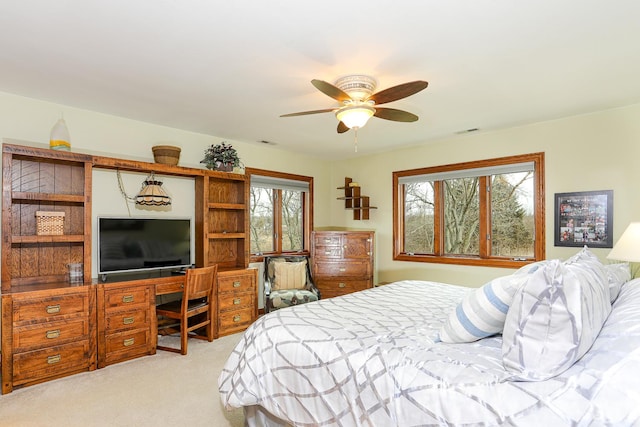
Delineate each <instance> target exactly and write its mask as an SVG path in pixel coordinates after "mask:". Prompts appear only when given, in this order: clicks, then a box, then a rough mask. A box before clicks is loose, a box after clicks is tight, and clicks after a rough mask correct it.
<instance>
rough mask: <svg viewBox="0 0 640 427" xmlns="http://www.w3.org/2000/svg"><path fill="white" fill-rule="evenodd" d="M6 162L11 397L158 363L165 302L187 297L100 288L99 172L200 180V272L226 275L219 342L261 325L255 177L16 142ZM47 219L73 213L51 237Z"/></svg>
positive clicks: (164, 288) (155, 284)
mask: <svg viewBox="0 0 640 427" xmlns="http://www.w3.org/2000/svg"><path fill="white" fill-rule="evenodd" d="M2 162H3V163H2V188H3V189H2V393H3V394H5V393H10V392H11V391H12V390H13V389H14V388H18V387H23V386H28V385H32V384H37V383H40V382H43V381H48V380H51V379H55V378H59V377H63V376H66V375H71V374H75V373H78V372H84V371H91V370H94V369H96V368H102V367H104V366H107V365H110V364H113V363H117V362H120V361H123V360H128V359H132V358H135V357H139V356H142V355H147V354H155V352H156V344H157V330H156V319H155V301H156V295H161V294H167V293H172V292H179V291H180V289H181V286H182V284H183V282H184V278H183V276H170V277H159V278H149V279H141V280H133V281H121V282H113V283H99V282H98V281H97V280H92V279H91V271H92V269H91V259H92V257H91V242H92V238H91V218H92V216H91V200H92V194H91V188H92V185H91V180H92V170H93V168H103V169H119V170H122V171H134V172H151V171H153V172H155V173H156V174H159V175H171V176H181V177H191V178H193V179H194V191H195V200H196V201H195V204H196V206H195V218H194V220H195V230H196V231H195V247H196V253H195V261H196V266H198V267H200V266H207V265H212V264H217V265H218V269H219V273H218V279H217V283H216V295H217V300H216V302H217V304H216V305H217V307H216V313H217V315H216V318H215V322H216V323H215V334H216V337H219V336H222V335H227V334H231V333H234V332H238V331H241V330H243V329H245V328H246V327H247V326H249V325H250V324H251V323H252V322H253V321H255V319H256V318H257V315H258V303H257V270H255V269H249V268H247V267H248V262H249V237H248V236H249V233H248V228H249V218H248V194H249V188H248V185H249V184H248V182H247V179H246V177H245V175H242V174H234V173H227V172H217V171H209V170H205V169H195V168H185V167H180V166H170V165H164V164H159V163H147V162H140V161H133V160H125V159H117V158H111V157H103V156H93V155H89V154H81V153H74V152H67V151H55V150H50V149H47V148H37V147H30V146H24V145H20V144H8V143H5V144H3V146H2ZM43 211H44V212H56V214H55V215H57V216H60V215H61V214H60V213H61V212H63V213H64V223H63V225H62V234H59V233H55V232H54V233H51V232H48V233H42V232H41V228H39V227H40V226H41V224H40V225H39V224H38V221H40V217H38V215H40V214H41V213H42V212H43ZM36 212H39V214H38V215H37V214H36ZM72 263H82V264H83V278H84V279H83V281H82V282H81V283H71V282H70V280H69V271H68V265H69V264H72Z"/></svg>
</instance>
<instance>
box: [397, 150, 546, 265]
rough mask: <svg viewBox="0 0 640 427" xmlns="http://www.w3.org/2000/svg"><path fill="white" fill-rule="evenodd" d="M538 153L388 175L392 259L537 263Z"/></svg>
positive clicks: (540, 224)
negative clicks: (391, 192) (391, 203)
mask: <svg viewBox="0 0 640 427" xmlns="http://www.w3.org/2000/svg"><path fill="white" fill-rule="evenodd" d="M543 162H544V153H535V154H527V155H521V156H513V157H506V158H499V159H491V160H483V161H478V162H468V163H461V164H454V165H445V166H438V167H431V168H422V169H415V170H407V171H399V172H394V173H393V185H394V211H393V217H394V218H393V221H394V231H395V232H394V259H396V260H401V261H423V262H441V263H451V264H469V265H487V266H502V267H516V266H519V265H522V264H523V263H525V262H528V261H534V260H540V259H543V258H544V206H543V203H544V197H543V195H544V174H543V167H544V165H543Z"/></svg>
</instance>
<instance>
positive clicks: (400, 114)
mask: <svg viewBox="0 0 640 427" xmlns="http://www.w3.org/2000/svg"><path fill="white" fill-rule="evenodd" d="M373 115H374V116H375V117H378V118H380V119H385V120H392V121H394V122H415V121H417V120H418V116H416V115H415V114H412V113H410V112H408V111H403V110H396V109H395V108H384V107H376V112H375V113H374V114H373Z"/></svg>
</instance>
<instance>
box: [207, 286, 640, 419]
mask: <svg viewBox="0 0 640 427" xmlns="http://www.w3.org/2000/svg"><path fill="white" fill-rule="evenodd" d="M468 291H470V289H469V288H465V287H459V286H454V285H447V284H442V283H434V282H419V281H403V282H397V283H394V284H390V285H385V286H381V287H378V288H374V289H369V290H366V291H362V292H357V293H354V294H349V295H345V296H343V297H339V298H332V299H326V300H321V301H319V302H316V303H309V304H305V305H300V306H295V307H291V308H286V309H281V310H278V311H275V312H272V313H270V314H268V315H265V316H263V317H261V318H260V319H258V321H256V322H255V323H254V324H253V325H252V326H251V327H250V328H249V329H247V331H246V332H245V334H244V336H243V338H242V339H241V341H240V343H239V344H238V346H237V347H236V348H235V350H234V351H233V353H232V354H231V355H230V356H229V359H228V360H227V363H226V365H225V367H224V369H223V371H222V373H221V375H220V378H219V380H218V385H219V389H220V393H221V396H222V401H223V403H224V405H225V406H226V407H227V408H232V407H243V406H244V407H248V408H245V412H246V414H247V423H248V425H287V423H289V424H292V425H295V426H320V425H321V426H344V427H347V426H371V427H384V426H400V427H409V426H439V425H443V426H444V425H446V426H544V427H555V426H631V425H640V279H639V280H634V281H631V282H629V283H627V284H625V285H624V286H623V288H622V291H621V293H620V296H619V297H618V299H617V300H616V302H615V304H614V306H613V311H612V313H611V315H610V316H609V318H608V319H607V322H606V323H605V325H604V327H603V329H602V331H601V333H600V335H599V337H598V338H597V340H596V342H595V343H594V345H593V347H592V348H591V350H590V351H589V352H588V353H587V354H586V355H585V356H584V357H583V358H582V359H581V360H580V361H578V362H577V363H576V364H575V365H574V366H573V367H571V368H570V369H569V370H568V371H566V372H564V373H563V374H561V375H559V376H557V377H555V378H552V379H550V380H547V381H542V382H512V381H509V374H508V373H507V372H506V371H505V370H504V368H503V366H502V354H501V345H502V340H501V338H500V336H495V337H492V338H486V339H483V340H481V341H478V342H476V343H469V344H444V343H438V342H436V341H437V331H438V328H439V327H440V325H441V324H442V323H443V321H444V320H445V319H446V317H447V315H448V313H449V311H450V310H452V309H453V307H455V305H456V304H457V303H458V302H459V301H460V300H461V299H462V296H463V295H464V293H465V292H468ZM266 412H268V413H269V414H271V415H273V416H274V417H275V418H273V417H271V415H269V416H268V417H267V416H266V415H265V413H266Z"/></svg>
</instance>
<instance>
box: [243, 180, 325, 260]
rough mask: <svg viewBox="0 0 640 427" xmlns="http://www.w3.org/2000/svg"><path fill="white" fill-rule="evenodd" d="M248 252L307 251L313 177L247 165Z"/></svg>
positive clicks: (260, 253) (309, 233)
mask: <svg viewBox="0 0 640 427" xmlns="http://www.w3.org/2000/svg"><path fill="white" fill-rule="evenodd" d="M246 174H247V175H248V176H249V177H250V180H251V186H250V189H249V191H250V194H249V212H250V217H249V222H250V230H251V237H250V241H251V255H252V256H253V257H259V256H262V255H264V254H280V253H286V252H308V251H309V236H310V235H311V229H312V228H313V213H312V209H311V206H312V204H311V200H313V178H311V177H306V176H301V175H292V174H287V173H282V172H272V171H266V170H262V169H253V168H247V169H246Z"/></svg>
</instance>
